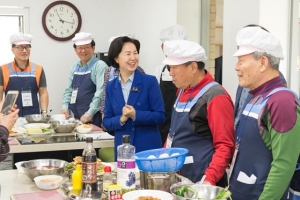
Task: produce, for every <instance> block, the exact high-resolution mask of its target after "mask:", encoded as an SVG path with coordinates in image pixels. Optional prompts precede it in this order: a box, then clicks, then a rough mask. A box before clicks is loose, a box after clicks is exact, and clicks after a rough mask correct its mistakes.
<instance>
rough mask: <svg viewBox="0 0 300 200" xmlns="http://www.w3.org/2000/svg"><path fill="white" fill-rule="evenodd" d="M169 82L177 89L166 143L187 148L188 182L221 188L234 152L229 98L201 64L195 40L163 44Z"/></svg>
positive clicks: (201, 54) (185, 168)
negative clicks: (170, 77)
mask: <svg viewBox="0 0 300 200" xmlns="http://www.w3.org/2000/svg"><path fill="white" fill-rule="evenodd" d="M164 52H165V54H166V56H167V57H166V59H165V60H164V61H163V63H165V64H167V65H169V68H170V76H172V80H173V83H174V84H175V86H176V87H177V88H179V89H180V91H179V93H178V97H177V99H176V101H175V104H174V110H173V113H172V120H171V126H170V131H169V135H168V138H167V142H166V146H167V147H182V148H187V149H188V150H189V153H188V155H187V157H186V160H185V164H184V166H183V168H182V169H181V174H182V175H183V176H185V177H187V178H189V179H190V180H191V181H193V182H198V181H200V179H201V178H202V176H203V175H206V178H205V183H206V184H211V185H218V186H222V187H225V186H226V185H227V177H226V171H225V170H226V168H227V167H228V165H229V162H230V160H231V158H232V155H233V152H234V128H233V103H232V100H231V98H230V96H229V95H228V93H227V92H226V91H225V89H224V88H223V87H222V86H221V85H220V84H218V83H217V82H215V81H214V78H213V77H212V76H211V74H210V73H209V72H208V71H207V70H205V69H204V67H205V64H204V62H203V61H204V60H206V59H207V58H206V55H205V50H204V49H203V48H202V47H201V46H200V45H199V44H197V43H195V42H191V41H187V40H173V41H166V42H165V43H164Z"/></svg>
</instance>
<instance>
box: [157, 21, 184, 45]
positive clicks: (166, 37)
mask: <svg viewBox="0 0 300 200" xmlns="http://www.w3.org/2000/svg"><path fill="white" fill-rule="evenodd" d="M186 38H187V30H186V29H185V28H184V27H183V26H181V25H179V24H176V25H175V26H171V27H169V28H167V29H164V30H162V31H161V32H160V40H161V41H162V42H163V43H164V42H165V41H170V40H185V39H186Z"/></svg>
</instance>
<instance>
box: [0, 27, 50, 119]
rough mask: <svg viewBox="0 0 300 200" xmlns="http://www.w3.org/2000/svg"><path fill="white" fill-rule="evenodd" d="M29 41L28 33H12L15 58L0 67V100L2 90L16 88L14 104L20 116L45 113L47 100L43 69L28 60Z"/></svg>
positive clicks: (30, 39) (30, 38) (11, 41)
mask: <svg viewBox="0 0 300 200" xmlns="http://www.w3.org/2000/svg"><path fill="white" fill-rule="evenodd" d="M31 41H32V36H31V35H29V34H23V33H16V34H13V35H12V36H11V37H10V43H11V45H12V49H11V50H12V52H13V54H14V55H15V59H14V61H13V62H11V63H8V64H6V65H3V66H1V68H0V100H1V99H2V98H3V92H5V94H7V92H8V91H9V90H18V91H19V94H20V95H19V96H18V99H17V101H16V104H17V106H18V109H19V116H20V117H23V116H25V115H30V114H39V113H42V114H46V113H47V108H48V102H49V97H48V91H47V82H46V76H45V72H44V69H43V68H42V66H40V65H38V64H35V63H32V62H31V61H30V60H29V57H30V50H31ZM37 94H39V98H38V96H37Z"/></svg>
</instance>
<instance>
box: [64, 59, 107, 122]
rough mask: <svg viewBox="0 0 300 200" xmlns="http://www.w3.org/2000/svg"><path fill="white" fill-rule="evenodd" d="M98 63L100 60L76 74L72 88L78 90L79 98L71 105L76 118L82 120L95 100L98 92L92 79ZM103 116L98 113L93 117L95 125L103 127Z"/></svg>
mask: <svg viewBox="0 0 300 200" xmlns="http://www.w3.org/2000/svg"><path fill="white" fill-rule="evenodd" d="M97 62H98V59H96V58H95V59H94V60H93V61H92V62H91V64H90V65H89V66H88V67H87V68H79V66H78V69H77V70H76V71H75V72H74V76H73V80H72V87H73V89H74V88H75V89H76V88H77V89H78V92H77V98H76V102H75V103H74V104H70V105H69V108H70V109H71V111H72V112H73V114H74V117H75V118H77V119H80V117H81V116H82V115H84V114H85V112H87V111H88V110H89V108H90V103H91V102H92V100H93V97H94V94H95V92H96V85H95V84H94V83H93V81H92V79H91V74H92V69H93V67H94V65H95V64H96V63H97ZM99 110H100V108H99ZM101 122H102V118H101V114H100V111H98V112H97V113H96V114H95V115H94V117H93V122H91V123H93V124H95V125H96V126H99V127H101Z"/></svg>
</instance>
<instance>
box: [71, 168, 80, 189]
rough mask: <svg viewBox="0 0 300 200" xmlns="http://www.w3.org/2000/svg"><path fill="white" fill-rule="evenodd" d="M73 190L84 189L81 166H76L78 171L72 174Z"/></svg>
mask: <svg viewBox="0 0 300 200" xmlns="http://www.w3.org/2000/svg"><path fill="white" fill-rule="evenodd" d="M72 184H73V188H72V190H81V189H82V170H81V165H76V170H74V172H73V173H72Z"/></svg>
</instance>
